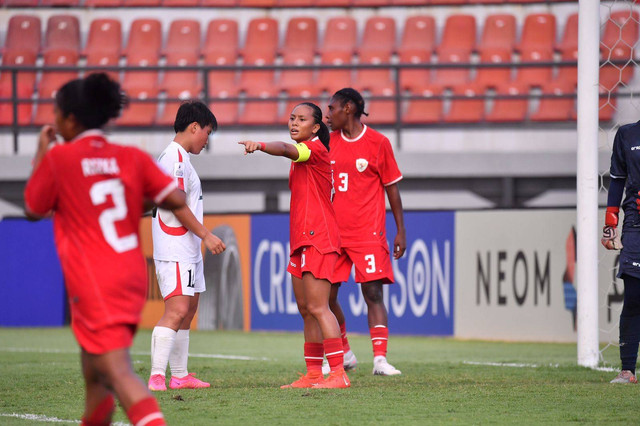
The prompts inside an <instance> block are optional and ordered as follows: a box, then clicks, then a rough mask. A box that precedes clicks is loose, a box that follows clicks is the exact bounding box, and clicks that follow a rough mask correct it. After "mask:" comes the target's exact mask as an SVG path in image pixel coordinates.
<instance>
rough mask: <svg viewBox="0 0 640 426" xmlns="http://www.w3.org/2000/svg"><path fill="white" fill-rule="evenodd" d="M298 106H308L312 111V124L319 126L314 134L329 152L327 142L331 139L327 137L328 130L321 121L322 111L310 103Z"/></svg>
mask: <svg viewBox="0 0 640 426" xmlns="http://www.w3.org/2000/svg"><path fill="white" fill-rule="evenodd" d="M299 105H305V106H308V107H309V108H311V110H312V111H313V124H319V125H320V129H319V130H318V132H317V133H316V136H317V137H318V139H320V142H322V145H324V146H325V148H327V151H329V140H330V139H331V137H330V136H329V128H328V127H327V125H326V124H324V121H322V110H321V109H320V107H319V106H318V105H316V104H314V103H311V102H302V103H301V104H299Z"/></svg>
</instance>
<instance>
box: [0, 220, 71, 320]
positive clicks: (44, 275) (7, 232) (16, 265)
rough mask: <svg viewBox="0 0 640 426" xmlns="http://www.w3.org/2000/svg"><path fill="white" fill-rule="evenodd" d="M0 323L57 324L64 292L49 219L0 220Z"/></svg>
mask: <svg viewBox="0 0 640 426" xmlns="http://www.w3.org/2000/svg"><path fill="white" fill-rule="evenodd" d="M0 259H1V261H0V265H1V268H2V278H1V279H0V280H1V282H2V286H1V287H2V298H0V326H5V327H6V326H15V327H18V326H20V327H22V326H60V325H63V324H64V321H65V309H66V302H65V299H66V297H65V291H64V281H63V278H62V270H61V268H60V261H59V260H58V254H57V252H56V249H55V245H54V242H53V226H52V222H51V220H43V221H40V222H29V221H27V220H24V219H5V220H2V221H0Z"/></svg>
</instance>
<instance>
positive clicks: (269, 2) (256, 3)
mask: <svg viewBox="0 0 640 426" xmlns="http://www.w3.org/2000/svg"><path fill="white" fill-rule="evenodd" d="M276 2H277V0H238V6H240V7H274V6H275V5H276Z"/></svg>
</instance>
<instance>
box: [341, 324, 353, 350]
mask: <svg viewBox="0 0 640 426" xmlns="http://www.w3.org/2000/svg"><path fill="white" fill-rule="evenodd" d="M340 335H341V336H342V348H343V349H344V351H345V353H346V352H349V351H350V350H351V346H349V339H347V324H345V323H342V324H340Z"/></svg>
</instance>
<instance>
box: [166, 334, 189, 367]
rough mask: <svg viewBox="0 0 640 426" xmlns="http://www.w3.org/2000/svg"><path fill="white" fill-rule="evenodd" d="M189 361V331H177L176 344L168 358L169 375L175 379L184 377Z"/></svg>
mask: <svg viewBox="0 0 640 426" xmlns="http://www.w3.org/2000/svg"><path fill="white" fill-rule="evenodd" d="M188 359H189V330H178V334H177V335H176V343H175V344H174V345H173V350H172V351H171V355H170V356H169V366H170V367H171V375H172V376H175V377H185V376H186V375H187V374H189V370H188V369H187V361H188Z"/></svg>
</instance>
